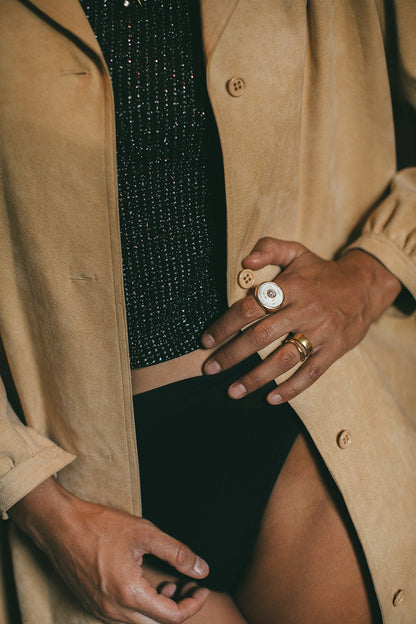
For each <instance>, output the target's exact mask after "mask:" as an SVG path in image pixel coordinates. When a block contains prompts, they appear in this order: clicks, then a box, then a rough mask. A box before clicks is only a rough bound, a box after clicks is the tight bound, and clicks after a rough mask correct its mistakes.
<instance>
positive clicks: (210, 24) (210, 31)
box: [200, 0, 239, 61]
mask: <svg viewBox="0 0 416 624" xmlns="http://www.w3.org/2000/svg"><path fill="white" fill-rule="evenodd" d="M238 3H239V0H200V5H201V20H202V38H203V41H204V54H205V59H206V61H208V59H209V57H210V56H211V54H212V52H213V51H214V49H215V47H216V45H217V43H218V41H219V39H220V37H221V34H222V32H223V30H224V28H225V27H226V25H227V23H228V21H229V19H230V17H231V15H232V14H233V12H234V10H235V8H236V7H237V5H238Z"/></svg>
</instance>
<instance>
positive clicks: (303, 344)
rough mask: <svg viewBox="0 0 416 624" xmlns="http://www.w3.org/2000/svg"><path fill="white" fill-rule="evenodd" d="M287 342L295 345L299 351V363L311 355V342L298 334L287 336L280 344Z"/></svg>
mask: <svg viewBox="0 0 416 624" xmlns="http://www.w3.org/2000/svg"><path fill="white" fill-rule="evenodd" d="M288 342H290V343H291V344H293V345H295V347H296V348H297V350H298V351H299V355H300V361H301V362H304V361H305V360H307V359H308V358H309V357H310V356H311V355H312V351H313V346H312V343H311V341H310V340H308V338H306V336H304V335H303V334H301V333H300V332H296V333H290V334H288V335H287V336H286V338H285V339H284V341H283V343H282V344H286V343H288Z"/></svg>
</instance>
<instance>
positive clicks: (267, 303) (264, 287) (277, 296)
mask: <svg viewBox="0 0 416 624" xmlns="http://www.w3.org/2000/svg"><path fill="white" fill-rule="evenodd" d="M254 296H255V298H256V301H257V303H258V304H259V305H260V307H262V308H263V310H264V311H265V312H267V313H269V314H270V313H272V312H276V310H278V309H279V308H280V307H281V306H282V305H283V301H284V299H285V296H284V293H283V290H282V289H281V288H280V286H278V285H277V284H276V283H275V282H262V283H261V284H259V285H258V286H257V288H256V290H255V291H254Z"/></svg>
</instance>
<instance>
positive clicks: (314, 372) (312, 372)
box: [308, 364, 322, 383]
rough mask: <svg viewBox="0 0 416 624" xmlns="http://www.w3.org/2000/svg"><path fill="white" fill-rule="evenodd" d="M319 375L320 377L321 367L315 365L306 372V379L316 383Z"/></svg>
mask: <svg viewBox="0 0 416 624" xmlns="http://www.w3.org/2000/svg"><path fill="white" fill-rule="evenodd" d="M321 375H322V370H321V367H320V366H318V365H316V364H314V365H312V366H311V367H310V368H309V370H308V377H309V379H310V381H311V382H312V383H313V382H314V381H316V380H317V379H319V377H320V376H321Z"/></svg>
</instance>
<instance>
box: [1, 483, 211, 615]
mask: <svg viewBox="0 0 416 624" xmlns="http://www.w3.org/2000/svg"><path fill="white" fill-rule="evenodd" d="M9 513H10V517H11V518H12V520H13V521H15V522H16V523H17V524H18V525H19V526H20V527H21V528H22V529H23V530H24V531H25V532H26V533H28V534H29V535H30V536H31V537H32V538H33V539H34V541H35V542H36V543H37V544H38V546H39V547H40V548H41V549H42V550H43V551H44V552H45V553H46V554H47V556H48V557H49V559H50V560H51V562H52V564H53V565H54V567H55V568H56V570H57V572H58V573H59V574H60V575H61V577H62V578H63V580H64V581H65V583H66V584H67V585H68V586H69V587H70V589H71V590H72V591H73V593H74V594H75V596H76V597H77V598H78V599H79V600H80V602H81V603H82V604H83V605H84V607H85V608H86V609H87V611H89V612H90V613H92V614H93V615H95V616H96V617H97V618H99V619H100V620H102V621H103V622H108V623H111V624H114V622H118V623H126V624H145V623H147V624H150V623H151V622H162V623H164V624H179V623H182V622H184V621H185V620H187V619H188V618H190V617H191V616H192V615H194V614H195V613H196V612H197V611H199V609H201V607H202V606H203V604H204V602H205V600H206V599H207V597H208V594H209V591H208V589H206V588H199V587H197V586H196V585H195V583H188V584H186V585H185V586H184V588H183V590H182V591H180V590H179V589H178V588H177V587H176V585H175V584H174V583H166V584H165V585H164V586H163V587H160V588H159V589H157V588H154V587H152V586H151V585H150V584H149V583H148V582H147V580H146V579H145V577H144V574H143V569H142V563H143V555H145V554H147V553H151V554H153V555H155V556H156V557H158V558H159V559H162V560H163V561H166V562H168V563H169V564H170V565H171V566H172V567H174V568H176V569H177V570H178V571H179V572H181V573H182V574H186V575H187V576H190V577H192V578H194V579H202V578H204V577H205V576H206V575H207V574H208V566H207V564H206V563H205V562H204V561H202V560H201V559H200V558H199V557H197V556H195V555H194V554H193V553H192V552H191V550H190V549H189V548H187V547H186V546H184V545H183V544H181V543H180V542H178V541H177V540H175V539H173V538H172V537H170V536H169V535H166V533H163V532H162V531H159V529H157V528H156V527H155V526H154V525H153V524H152V523H151V522H148V521H147V520H143V519H142V518H137V517H136V516H132V515H130V514H128V513H124V512H122V511H116V510H113V509H110V508H108V507H104V506H102V505H95V504H93V503H88V502H86V501H82V500H80V499H78V498H76V497H74V496H72V495H71V494H70V493H69V492H67V491H66V490H64V489H63V488H62V487H61V486H59V485H58V484H57V483H56V482H55V481H54V480H53V479H47V481H45V482H44V483H42V484H41V485H40V486H38V487H37V488H36V489H35V490H33V491H32V492H30V493H29V494H28V495H27V496H25V497H24V498H23V499H22V500H21V501H19V502H18V503H16V505H14V507H12V509H11V510H10V512H9ZM174 598H175V599H174ZM148 618H150V619H148Z"/></svg>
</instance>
